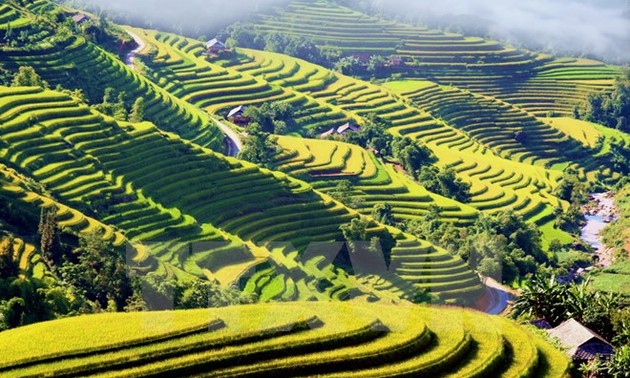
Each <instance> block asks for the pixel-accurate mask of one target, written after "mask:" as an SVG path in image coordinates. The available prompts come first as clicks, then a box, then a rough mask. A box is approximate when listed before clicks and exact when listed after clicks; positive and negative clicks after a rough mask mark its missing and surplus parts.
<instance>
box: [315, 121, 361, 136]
mask: <svg viewBox="0 0 630 378" xmlns="http://www.w3.org/2000/svg"><path fill="white" fill-rule="evenodd" d="M359 130H361V128H359V127H358V126H355V125H353V124H351V123H350V122H348V123H346V124H345V125H342V126H339V127H333V128H332V129H330V130H328V131H326V132H324V133H322V135H321V138H322V139H326V138H328V137H329V136H332V135H346V134H347V133H349V132H351V131H352V132H356V131H359Z"/></svg>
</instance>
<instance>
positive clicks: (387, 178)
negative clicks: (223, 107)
mask: <svg viewBox="0 0 630 378" xmlns="http://www.w3.org/2000/svg"><path fill="white" fill-rule="evenodd" d="M278 143H279V145H280V146H282V148H283V149H284V153H283V154H281V155H280V156H278V159H277V161H276V162H275V165H276V166H277V169H279V170H281V171H283V172H286V173H288V174H290V175H292V176H296V177H300V178H303V179H304V180H306V181H309V182H311V183H312V185H313V186H314V187H315V188H317V189H318V190H321V191H323V192H330V191H334V190H335V187H336V185H337V184H338V183H339V182H340V181H342V180H349V181H350V182H351V183H352V185H353V189H354V192H353V193H352V195H353V197H354V198H355V199H356V200H360V206H359V207H358V208H357V209H358V210H359V211H360V212H362V213H364V214H366V215H367V214H369V213H370V212H371V210H372V208H373V206H374V205H376V204H377V203H388V204H390V205H392V207H393V211H394V215H395V216H396V218H397V219H399V220H409V219H416V218H418V217H419V216H421V215H426V214H427V213H428V211H429V210H430V209H431V208H433V207H434V206H437V208H438V209H439V210H440V217H441V219H443V220H445V221H448V222H453V223H455V224H460V225H461V224H468V223H470V222H472V220H473V219H474V218H475V217H476V216H477V212H476V211H475V210H474V209H473V208H472V207H470V206H467V205H465V204H462V203H458V202H457V201H454V200H451V199H448V198H444V197H441V196H438V195H436V194H433V193H431V192H429V191H427V190H426V189H425V188H424V187H422V186H421V185H419V184H418V183H417V182H414V181H413V180H412V179H411V178H409V177H408V176H407V175H405V174H404V173H401V172H399V171H398V170H396V169H395V168H394V167H392V166H391V165H387V164H385V163H383V162H382V161H381V160H380V159H378V158H377V157H376V156H374V154H373V153H372V152H369V151H366V150H364V149H363V148H361V147H359V146H356V145H352V144H348V143H343V142H336V141H329V140H314V139H305V138H295V137H286V136H282V137H279V139H278Z"/></svg>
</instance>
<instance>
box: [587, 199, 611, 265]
mask: <svg viewBox="0 0 630 378" xmlns="http://www.w3.org/2000/svg"><path fill="white" fill-rule="evenodd" d="M589 197H590V202H589V203H588V204H587V205H586V206H584V208H583V211H584V217H585V218H586V224H585V225H584V227H582V233H581V238H582V240H584V241H585V242H587V243H588V244H590V245H591V246H592V247H593V249H594V250H595V253H596V254H597V256H598V257H599V265H602V266H608V265H610V264H612V250H611V249H610V248H607V247H606V246H605V245H604V243H603V242H602V236H601V231H602V230H603V229H604V228H605V227H606V226H607V225H608V224H609V223H610V222H613V221H614V220H615V219H616V217H617V209H616V207H615V201H614V198H613V195H612V193H611V192H608V193H593V194H591V195H590V196H589Z"/></svg>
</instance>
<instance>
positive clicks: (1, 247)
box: [0, 230, 19, 279]
mask: <svg viewBox="0 0 630 378" xmlns="http://www.w3.org/2000/svg"><path fill="white" fill-rule="evenodd" d="M1 237H2V234H1V230H0V238H1ZM13 253H14V251H13V238H12V237H8V238H5V240H1V239H0V279H6V278H9V277H15V276H17V275H18V273H19V269H18V266H17V264H16V263H15V261H13Z"/></svg>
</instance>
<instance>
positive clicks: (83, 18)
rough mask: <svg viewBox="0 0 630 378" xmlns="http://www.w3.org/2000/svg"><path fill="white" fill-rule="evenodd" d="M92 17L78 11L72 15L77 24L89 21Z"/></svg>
mask: <svg viewBox="0 0 630 378" xmlns="http://www.w3.org/2000/svg"><path fill="white" fill-rule="evenodd" d="M89 19H90V18H89V17H88V16H86V15H84V14H83V13H77V14H75V15H74V16H72V21H74V22H75V23H77V24H80V23H81V22H83V21H87V20H89Z"/></svg>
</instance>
